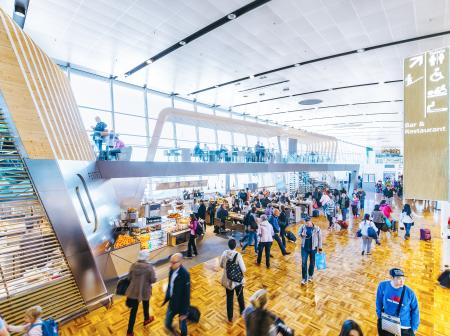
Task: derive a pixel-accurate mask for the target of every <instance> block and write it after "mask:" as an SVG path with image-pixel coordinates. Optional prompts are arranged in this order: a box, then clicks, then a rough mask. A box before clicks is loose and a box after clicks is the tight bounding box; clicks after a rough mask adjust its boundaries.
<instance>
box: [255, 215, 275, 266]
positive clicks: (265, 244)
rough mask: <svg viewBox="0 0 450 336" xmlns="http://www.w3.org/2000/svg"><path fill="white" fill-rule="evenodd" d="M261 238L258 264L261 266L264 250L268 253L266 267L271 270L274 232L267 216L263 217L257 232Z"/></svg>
mask: <svg viewBox="0 0 450 336" xmlns="http://www.w3.org/2000/svg"><path fill="white" fill-rule="evenodd" d="M257 234H258V237H259V245H258V258H257V259H256V264H257V265H258V266H259V265H260V264H261V259H262V254H263V250H265V253H266V267H267V268H270V248H271V247H272V242H273V236H274V234H275V232H273V227H272V225H271V224H270V223H269V222H268V221H267V216H266V215H261V223H260V224H259V226H258V231H257Z"/></svg>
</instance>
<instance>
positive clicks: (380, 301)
mask: <svg viewBox="0 0 450 336" xmlns="http://www.w3.org/2000/svg"><path fill="white" fill-rule="evenodd" d="M389 275H390V276H391V279H390V280H386V281H382V282H381V283H380V284H379V285H378V289H377V296H376V313H377V316H378V323H377V327H378V335H379V336H393V335H395V334H401V336H414V335H415V334H416V332H417V329H419V324H420V313H419V303H418V300H417V297H416V294H415V293H414V292H413V290H412V289H411V288H409V287H407V286H406V285H405V274H404V273H403V271H402V270H401V269H399V268H392V269H391V270H390V271H389Z"/></svg>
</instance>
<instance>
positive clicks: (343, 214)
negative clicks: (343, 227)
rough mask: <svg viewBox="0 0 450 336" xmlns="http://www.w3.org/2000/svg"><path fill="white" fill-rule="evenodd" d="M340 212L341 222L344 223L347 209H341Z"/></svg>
mask: <svg viewBox="0 0 450 336" xmlns="http://www.w3.org/2000/svg"><path fill="white" fill-rule="evenodd" d="M341 212H342V220H343V221H344V222H345V221H346V220H347V214H348V208H345V209H344V208H342V209H341Z"/></svg>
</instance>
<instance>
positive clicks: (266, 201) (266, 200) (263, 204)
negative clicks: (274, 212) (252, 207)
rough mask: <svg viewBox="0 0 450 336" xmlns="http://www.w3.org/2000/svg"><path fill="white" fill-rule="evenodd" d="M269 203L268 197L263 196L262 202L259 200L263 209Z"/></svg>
mask: <svg viewBox="0 0 450 336" xmlns="http://www.w3.org/2000/svg"><path fill="white" fill-rule="evenodd" d="M269 203H270V199H269V197H267V196H265V197H264V198H263V199H262V200H261V204H262V206H263V208H266V207H267V205H268V204H269Z"/></svg>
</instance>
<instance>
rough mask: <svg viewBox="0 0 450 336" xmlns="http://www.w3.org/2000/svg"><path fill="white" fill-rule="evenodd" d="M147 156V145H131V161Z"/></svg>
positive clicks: (142, 159) (141, 159) (140, 159)
mask: <svg viewBox="0 0 450 336" xmlns="http://www.w3.org/2000/svg"><path fill="white" fill-rule="evenodd" d="M146 158H147V147H133V151H132V152H131V161H145V159H146Z"/></svg>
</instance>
